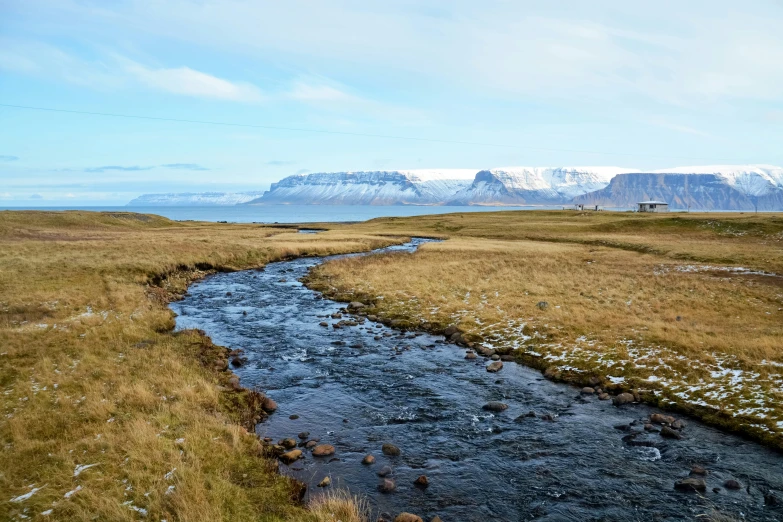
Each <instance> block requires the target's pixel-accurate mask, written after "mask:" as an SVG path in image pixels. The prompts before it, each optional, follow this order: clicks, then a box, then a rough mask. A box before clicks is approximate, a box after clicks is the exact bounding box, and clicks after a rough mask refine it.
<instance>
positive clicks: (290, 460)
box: [278, 449, 302, 464]
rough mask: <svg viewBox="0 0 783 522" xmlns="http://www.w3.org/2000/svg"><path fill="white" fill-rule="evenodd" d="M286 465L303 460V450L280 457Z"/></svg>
mask: <svg viewBox="0 0 783 522" xmlns="http://www.w3.org/2000/svg"><path fill="white" fill-rule="evenodd" d="M278 458H279V459H280V460H282V461H283V463H284V464H291V463H293V462H295V461H297V460H299V459H301V458H302V450H298V449H295V450H291V451H288V452H286V453H283V454H282V455H280V456H279V457H278Z"/></svg>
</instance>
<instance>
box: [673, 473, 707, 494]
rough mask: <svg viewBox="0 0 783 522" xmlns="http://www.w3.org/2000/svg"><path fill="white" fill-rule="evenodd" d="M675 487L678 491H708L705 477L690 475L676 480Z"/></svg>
mask: <svg viewBox="0 0 783 522" xmlns="http://www.w3.org/2000/svg"><path fill="white" fill-rule="evenodd" d="M674 489H676V490H677V491H698V492H699V493H704V492H705V491H707V483H706V482H705V481H704V479H700V478H693V477H688V478H684V479H681V480H678V481H677V482H675V483H674Z"/></svg>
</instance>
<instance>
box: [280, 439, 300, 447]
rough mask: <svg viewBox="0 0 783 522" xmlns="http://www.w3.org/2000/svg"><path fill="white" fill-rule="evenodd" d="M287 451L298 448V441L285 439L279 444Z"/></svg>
mask: <svg viewBox="0 0 783 522" xmlns="http://www.w3.org/2000/svg"><path fill="white" fill-rule="evenodd" d="M277 443H278V444H280V445H281V446H283V447H284V448H285V449H291V448H295V447H296V441H295V440H294V439H283V440H280V441H278V442H277Z"/></svg>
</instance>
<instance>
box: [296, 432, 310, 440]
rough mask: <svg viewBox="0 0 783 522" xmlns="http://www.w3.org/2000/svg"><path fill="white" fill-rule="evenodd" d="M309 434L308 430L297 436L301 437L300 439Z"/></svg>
mask: <svg viewBox="0 0 783 522" xmlns="http://www.w3.org/2000/svg"><path fill="white" fill-rule="evenodd" d="M309 436H310V432H309V431H303V432H302V433H300V434H299V438H300V439H302V440H304V439H306V438H307V437H309Z"/></svg>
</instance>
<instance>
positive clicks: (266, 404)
mask: <svg viewBox="0 0 783 522" xmlns="http://www.w3.org/2000/svg"><path fill="white" fill-rule="evenodd" d="M261 409H262V410H264V411H265V412H267V413H272V412H273V411H275V410H277V403H276V402H275V401H273V400H272V399H270V398H269V397H264V401H263V402H262V403H261Z"/></svg>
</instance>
